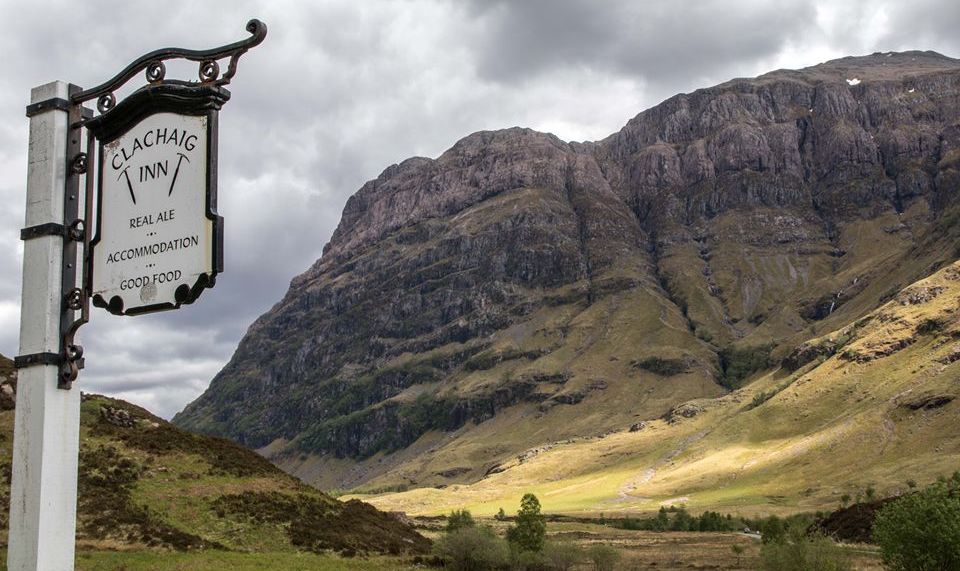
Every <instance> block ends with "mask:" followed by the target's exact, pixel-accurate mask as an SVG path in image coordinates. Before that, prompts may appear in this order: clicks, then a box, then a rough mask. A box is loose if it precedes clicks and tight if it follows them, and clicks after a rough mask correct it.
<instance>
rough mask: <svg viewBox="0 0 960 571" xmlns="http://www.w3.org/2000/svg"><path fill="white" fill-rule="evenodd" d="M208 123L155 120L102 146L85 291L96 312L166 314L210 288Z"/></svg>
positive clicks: (170, 117)
mask: <svg viewBox="0 0 960 571" xmlns="http://www.w3.org/2000/svg"><path fill="white" fill-rule="evenodd" d="M209 121H210V117H208V116H207V115H200V116H192V115H178V114H174V113H156V114H153V115H150V116H148V117H146V118H145V119H143V120H142V121H140V122H139V123H137V124H136V125H135V126H134V127H133V128H131V129H130V130H129V131H127V132H126V133H124V134H123V135H121V136H120V137H118V138H117V139H115V140H113V141H111V142H109V143H107V144H105V145H103V147H102V150H101V156H100V195H99V205H98V217H97V219H98V232H97V235H96V237H95V238H94V241H93V243H94V248H93V277H92V284H91V285H92V289H91V293H92V294H93V296H94V302H95V303H96V304H97V305H104V304H106V305H107V306H108V307H109V308H110V309H111V311H114V312H115V313H119V312H122V313H139V312H145V311H153V310H159V309H172V308H174V307H177V306H179V305H180V303H182V302H184V301H192V297H191V292H192V291H194V290H195V289H196V288H197V287H199V288H201V289H202V287H203V284H206V283H207V282H208V281H212V278H213V276H214V275H215V274H216V271H217V270H218V268H216V264H217V262H216V257H215V252H214V248H215V247H216V246H215V244H214V241H215V240H216V231H217V228H216V227H215V220H214V218H215V217H211V216H209V215H208V214H209V210H210V205H209V204H208V201H209V193H210V189H209V184H210V177H209V168H210V166H209V165H208V145H209V144H210V141H209V140H208V137H209V133H210V131H209V129H208V122H209ZM194 297H195V296H194ZM98 298H99V299H98ZM120 303H122V305H120ZM118 309H119V310H120V311H118Z"/></svg>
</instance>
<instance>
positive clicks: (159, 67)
mask: <svg viewBox="0 0 960 571" xmlns="http://www.w3.org/2000/svg"><path fill="white" fill-rule="evenodd" d="M246 29H247V31H248V32H250V34H251V37H249V38H247V39H246V40H242V41H239V42H235V43H233V44H229V45H226V46H222V47H219V48H214V49H212V50H202V51H201V50H184V49H179V48H165V49H161V50H156V51H153V52H151V53H149V54H146V55H144V56H143V57H141V58H139V59H137V60H136V61H134V62H133V63H131V64H130V65H129V66H127V67H126V68H125V69H124V70H123V71H121V72H120V73H118V74H117V75H116V76H115V77H114V78H113V79H111V80H110V81H107V82H106V83H104V84H103V85H100V86H98V87H95V88H93V89H89V90H85V91H84V90H81V89H80V88H78V87H76V86H73V85H68V84H66V83H63V82H59V81H58V82H54V83H50V84H47V85H43V86H40V87H37V88H35V89H34V90H33V91H32V93H31V101H30V105H28V106H27V116H28V117H30V146H29V156H28V164H29V166H28V173H27V209H26V225H25V228H23V230H21V233H20V237H21V239H22V240H24V242H25V244H24V250H23V294H22V296H23V297H22V302H21V313H20V315H21V317H20V355H18V356H17V357H16V359H15V364H16V366H17V368H18V369H19V377H18V386H17V405H16V419H15V422H14V436H13V467H12V478H11V485H10V533H9V536H8V551H7V568H8V569H10V570H11V571H27V570H29V571H63V570H68V571H69V570H72V569H73V567H74V547H75V534H76V508H77V460H78V458H77V455H78V450H79V431H80V393H79V391H75V390H72V387H73V382H74V381H75V380H76V379H77V375H78V373H79V370H80V369H82V368H83V349H82V347H80V346H79V345H77V344H76V343H75V341H74V337H75V335H76V333H77V330H78V329H79V328H80V326H82V325H83V324H84V323H86V322H87V320H88V319H89V302H90V301H91V300H92V302H93V304H94V305H96V306H98V307H103V308H105V309H107V310H108V311H110V312H111V313H114V314H118V315H136V314H141V313H149V312H153V311H162V310H168V309H176V308H178V307H180V306H181V305H183V304H186V303H192V302H193V301H194V300H196V299H197V297H198V296H199V295H200V294H201V293H202V292H203V290H204V289H206V288H210V287H213V285H214V284H215V279H216V275H217V274H218V273H219V272H221V271H223V249H222V243H223V240H222V235H223V221H222V219H221V218H220V216H218V215H217V211H216V206H217V200H216V199H217V120H218V114H219V110H220V108H221V107H222V106H223V104H224V103H226V102H227V101H228V100H229V98H230V93H229V92H228V91H227V90H226V89H225V87H224V86H225V85H227V84H228V83H230V80H231V79H232V78H233V75H234V74H235V73H236V68H237V61H238V60H239V58H240V56H241V55H243V54H244V53H246V51H247V50H249V49H250V48H252V47H254V46H256V45H258V44H259V43H260V42H262V41H263V39H264V38H265V37H266V34H267V27H266V25H264V24H263V23H262V22H260V21H259V20H250V22H248V23H247V27H246ZM225 58H229V63H228V67H227V71H226V72H225V73H223V74H222V75H221V74H220V65H219V63H218V60H221V59H225ZM170 59H186V60H190V61H194V62H199V64H200V66H199V79H200V81H199V82H187V81H180V80H165V78H164V76H165V74H166V68H165V66H164V63H163V62H164V61H166V60H170ZM141 71H145V72H146V79H147V82H148V84H147V85H145V86H143V87H141V88H140V89H138V90H136V91H134V92H133V93H132V94H131V95H130V96H129V97H127V98H126V99H124V100H123V101H121V102H120V103H117V101H116V98H115V96H114V91H116V90H117V89H119V88H121V87H122V86H123V85H125V84H126V83H127V82H128V81H129V80H130V79H131V78H132V77H133V76H134V75H136V74H137V73H140V72H141ZM94 99H96V100H97V109H98V110H99V112H100V114H99V115H98V116H95V117H94V116H93V115H94V114H93V113H92V112H91V110H89V109H87V108H85V107H83V104H84V102H86V101H91V100H94ZM84 139H85V140H86V152H83V145H82V142H83V141H84ZM97 143H99V146H98V145H97ZM95 157H96V159H97V160H96V161H94V158H95ZM90 164H96V165H97V166H96V168H88V165H90ZM81 178H83V180H84V181H85V186H84V187H83V190H81V186H80V179H81ZM92 221H95V225H94V226H95V229H96V230H95V232H90V231H89V230H88V224H90V223H91V222H92ZM78 270H79V271H78Z"/></svg>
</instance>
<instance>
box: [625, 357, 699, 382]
mask: <svg viewBox="0 0 960 571" xmlns="http://www.w3.org/2000/svg"><path fill="white" fill-rule="evenodd" d="M630 364H631V365H632V366H633V367H634V368H636V369H644V370H646V371H650V372H651V373H655V374H657V375H660V376H663V377H672V376H674V375H679V374H680V373H684V372H686V371H687V364H686V363H685V362H684V361H683V359H667V358H663V357H647V358H646V359H641V360H639V361H632V362H631V363H630Z"/></svg>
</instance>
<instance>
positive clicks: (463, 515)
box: [447, 510, 477, 533]
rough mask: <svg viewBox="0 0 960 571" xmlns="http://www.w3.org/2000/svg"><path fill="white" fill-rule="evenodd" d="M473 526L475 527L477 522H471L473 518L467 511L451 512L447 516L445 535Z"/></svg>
mask: <svg viewBox="0 0 960 571" xmlns="http://www.w3.org/2000/svg"><path fill="white" fill-rule="evenodd" d="M475 525H477V522H475V521H473V516H472V515H470V512H469V511H467V510H453V511H452V512H450V515H448V516H447V533H452V532H454V531H457V530H458V529H463V528H465V527H473V526H475Z"/></svg>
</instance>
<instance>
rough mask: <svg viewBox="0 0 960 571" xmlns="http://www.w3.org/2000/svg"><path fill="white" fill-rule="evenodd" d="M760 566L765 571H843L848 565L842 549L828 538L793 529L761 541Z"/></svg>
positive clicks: (849, 567) (847, 568)
mask: <svg viewBox="0 0 960 571" xmlns="http://www.w3.org/2000/svg"><path fill="white" fill-rule="evenodd" d="M760 561H761V568H762V569H765V570H769V571H847V570H849V569H852V567H851V566H850V562H849V560H848V558H847V556H846V554H844V552H843V550H842V549H841V548H840V546H838V545H837V544H836V543H834V542H833V541H831V540H830V539H828V538H826V537H823V536H822V535H817V536H813V537H806V536H805V535H804V534H803V532H802V530H794V531H793V532H792V533H790V534H788V535H787V536H785V537H784V539H783V540H782V541H780V542H771V543H765V544H764V546H763V548H762V549H761V551H760Z"/></svg>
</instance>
